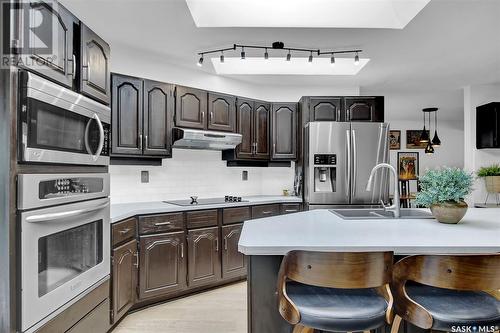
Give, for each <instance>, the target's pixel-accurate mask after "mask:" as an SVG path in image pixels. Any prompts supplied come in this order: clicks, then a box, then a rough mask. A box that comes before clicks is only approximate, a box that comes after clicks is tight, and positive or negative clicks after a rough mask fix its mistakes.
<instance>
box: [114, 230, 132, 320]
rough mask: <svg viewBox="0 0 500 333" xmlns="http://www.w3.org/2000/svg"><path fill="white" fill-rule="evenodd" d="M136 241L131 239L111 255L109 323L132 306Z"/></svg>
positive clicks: (117, 318)
mask: <svg viewBox="0 0 500 333" xmlns="http://www.w3.org/2000/svg"><path fill="white" fill-rule="evenodd" d="M137 256H138V253H137V241H136V240H135V239H132V240H131V241H129V242H128V243H125V244H123V245H121V246H118V247H117V248H115V249H113V253H112V260H111V262H112V266H113V272H112V273H113V275H112V281H111V283H112V290H113V293H112V296H113V300H112V315H111V322H112V323H114V322H116V321H118V320H119V319H120V318H121V317H122V316H123V315H124V314H126V313H127V311H128V310H129V309H130V308H131V307H132V306H133V305H134V303H135V299H136V285H137V262H138V258H137Z"/></svg>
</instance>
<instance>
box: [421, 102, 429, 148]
mask: <svg viewBox="0 0 500 333" xmlns="http://www.w3.org/2000/svg"><path fill="white" fill-rule="evenodd" d="M422 111H423V113H424V129H423V130H422V132H420V142H422V143H424V142H429V132H428V131H427V129H426V128H425V115H426V114H427V112H426V111H425V109H423V110H422Z"/></svg>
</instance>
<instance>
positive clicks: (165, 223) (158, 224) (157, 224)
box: [155, 221, 172, 227]
mask: <svg viewBox="0 0 500 333" xmlns="http://www.w3.org/2000/svg"><path fill="white" fill-rule="evenodd" d="M169 224H172V222H170V221H167V222H157V223H155V226H157V227H161V226H162V225H169Z"/></svg>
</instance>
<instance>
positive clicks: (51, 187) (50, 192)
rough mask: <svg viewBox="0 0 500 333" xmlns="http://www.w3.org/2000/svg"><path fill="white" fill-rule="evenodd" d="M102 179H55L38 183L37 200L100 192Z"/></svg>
mask: <svg viewBox="0 0 500 333" xmlns="http://www.w3.org/2000/svg"><path fill="white" fill-rule="evenodd" d="M102 190H103V180H102V178H91V177H78V178H57V179H51V180H45V181H41V182H40V183H39V199H50V198H57V197H64V196H71V195H79V194H86V193H96V192H102Z"/></svg>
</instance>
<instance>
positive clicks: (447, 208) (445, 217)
mask: <svg viewBox="0 0 500 333" xmlns="http://www.w3.org/2000/svg"><path fill="white" fill-rule="evenodd" d="M468 207H469V206H467V203H466V202H465V201H460V202H455V201H446V202H441V203H438V204H434V205H432V206H431V212H432V215H433V216H434V217H435V218H436V219H437V220H438V221H439V222H441V223H448V224H457V223H458V222H460V220H462V218H463V217H464V215H465V213H467V208H468Z"/></svg>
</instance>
